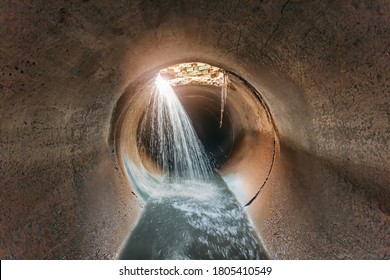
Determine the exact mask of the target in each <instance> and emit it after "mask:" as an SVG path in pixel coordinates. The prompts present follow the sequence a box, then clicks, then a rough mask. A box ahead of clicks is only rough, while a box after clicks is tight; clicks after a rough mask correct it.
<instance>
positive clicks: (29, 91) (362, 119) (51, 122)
mask: <svg viewBox="0 0 390 280" xmlns="http://www.w3.org/2000/svg"><path fill="white" fill-rule="evenodd" d="M0 15H1V19H2V20H3V22H4V24H2V26H1V29H0V37H1V38H2V39H1V41H0V49H1V52H0V67H1V72H0V75H1V83H0V89H1V111H0V112H1V135H0V138H1V141H0V147H1V154H0V163H1V169H0V175H1V176H0V182H1V184H0V211H1V212H0V213H1V215H0V257H1V258H2V259H9V258H19V259H20V258H23V259H31V258H39V259H41V258H44V259H52V258H59V259H62V258H67V259H74V258H75V259H95V258H98V259H113V258H115V257H116V255H117V253H118V251H119V250H120V248H121V246H122V244H123V242H124V240H125V239H126V238H127V236H128V234H129V232H131V229H132V228H134V225H135V223H136V221H137V218H138V216H139V214H140V211H141V208H140V204H139V201H138V199H137V197H136V196H135V195H133V194H132V192H133V189H132V187H131V185H130V184H129V182H128V181H127V180H126V178H125V177H124V176H123V170H122V166H121V161H120V157H121V147H122V146H123V145H125V144H126V141H131V140H123V141H122V140H120V139H121V138H120V137H119V138H118V137H117V136H118V135H125V134H126V133H130V132H131V131H134V129H136V127H133V124H134V125H138V124H137V121H136V120H134V122H131V121H129V118H124V117H123V116H124V115H127V114H128V116H132V117H133V118H136V117H137V116H140V115H139V113H137V112H135V113H134V114H131V113H129V112H130V111H127V108H133V109H132V110H137V108H138V107H137V104H136V102H137V99H133V100H132V97H134V96H135V95H134V94H133V93H134V89H137V88H144V89H145V88H147V85H148V81H150V79H151V77H153V75H154V74H156V72H157V71H158V70H159V69H161V68H163V67H167V66H169V65H172V64H175V63H181V62H190V61H201V62H205V63H209V64H212V65H215V66H217V67H220V68H223V69H225V70H226V71H228V72H229V73H231V74H232V76H234V77H235V78H233V79H236V81H235V83H236V84H237V86H236V91H234V89H232V91H231V92H229V94H228V107H229V108H228V111H229V112H230V113H231V114H230V116H233V112H234V117H231V118H230V119H231V121H229V122H228V124H230V125H231V128H235V129H236V130H244V131H252V133H246V134H245V133H244V134H242V135H241V136H239V135H235V136H234V137H235V138H234V141H232V142H229V141H227V140H226V142H223V141H225V140H224V139H225V138H224V137H225V136H227V135H229V133H230V132H229V131H230V130H226V131H225V132H226V134H225V133H224V134H223V135H222V136H221V139H222V140H223V141H222V142H223V143H225V144H226V145H227V146H226V147H227V148H226V149H230V148H229V147H228V146H229V145H231V146H232V147H231V151H230V152H229V153H228V156H229V159H228V160H226V161H224V162H223V163H224V164H221V167H220V170H221V171H220V172H221V173H222V174H230V173H229V172H232V170H236V171H237V173H238V174H241V178H240V180H241V182H243V183H242V186H243V189H244V194H243V196H248V197H249V198H250V197H252V194H255V193H256V190H257V188H258V187H260V186H261V184H262V183H263V182H264V180H265V178H266V177H267V174H268V171H269V166H270V162H271V161H272V157H273V156H274V163H273V168H272V172H271V173H270V175H269V178H268V181H267V183H266V185H265V186H264V188H263V190H262V192H261V193H260V194H259V196H258V197H257V198H256V199H255V200H254V201H253V202H252V204H251V205H250V206H248V207H247V208H246V209H247V211H248V214H249V217H250V219H251V220H252V222H253V224H254V226H255V228H256V230H257V232H258V234H259V236H260V238H261V240H262V242H263V244H264V247H265V248H266V250H267V252H268V254H269V255H270V257H272V258H278V259H279V258H280V259H310V258H314V259H334V258H341V259H351V258H357V259H367V258H373V259H380V258H385V259H388V258H389V256H390V240H389V236H390V227H389V223H390V218H389V213H390V203H389V201H390V189H389V186H390V184H389V183H390V179H389V178H390V177H389V174H390V173H389V171H390V170H389V169H390V157H389V155H390V152H389V142H390V141H389V137H390V129H389V128H390V126H389V101H390V100H389V98H390V97H389V94H388V93H389V81H388V79H389V78H388V77H389V70H388V69H390V65H389V64H390V62H389V47H388V42H389V17H388V15H389V6H388V4H387V2H386V1H375V2H371V1H352V2H348V1H310V2H309V1H307V2H303V3H300V2H299V3H298V2H293V1H245V2H243V1H238V0H237V1H233V0H232V1H73V2H69V1H56V2H53V3H48V2H47V1H34V3H33V4H31V3H24V2H14V3H11V4H10V5H8V6H7V5H2V6H1V7H0ZM203 90H204V91H206V89H203ZM207 90H210V91H213V89H212V88H211V89H207ZM186 92H189V89H187V90H186ZM204 94H205V93H204V92H198V93H197V96H198V101H197V102H198V103H197V104H200V105H199V106H200V107H202V106H203V105H201V101H200V100H201V96H204ZM183 95H185V93H183ZM130 100H131V102H127V101H130ZM127 106H128V107H127ZM210 106H211V105H210ZM210 109H212V108H210ZM245 109H248V110H245ZM212 110H214V109H212ZM215 110H216V109H215ZM126 112H127V113H126ZM193 113H196V111H195V112H193ZM123 123H126V124H127V125H126V126H123ZM195 126H196V125H195ZM273 139H275V149H273V143H274V141H273ZM206 140H207V139H206ZM222 142H221V143H222ZM118 143H119V144H118ZM127 144H128V145H130V144H131V143H130V142H127ZM127 144H126V145H127ZM117 145H118V146H117ZM252 147H253V148H254V149H252ZM222 156H223V155H222ZM244 171H245V172H246V173H245V174H244V173H242V172H244ZM224 172H225V173H224ZM244 198H245V199H246V197H244Z"/></svg>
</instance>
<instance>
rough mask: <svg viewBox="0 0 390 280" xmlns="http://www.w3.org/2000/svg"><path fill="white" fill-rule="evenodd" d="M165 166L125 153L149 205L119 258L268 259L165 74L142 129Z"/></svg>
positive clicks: (141, 140) (141, 139)
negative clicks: (142, 161)
mask: <svg viewBox="0 0 390 280" xmlns="http://www.w3.org/2000/svg"><path fill="white" fill-rule="evenodd" d="M138 145H139V149H140V150H141V151H143V152H144V153H147V154H148V155H149V156H150V158H152V159H154V161H155V163H156V165H157V166H158V171H156V170H154V172H151V171H149V170H148V169H147V168H146V167H144V166H143V165H137V164H135V163H134V162H135V161H134V160H132V159H131V158H129V157H128V156H127V155H126V157H125V168H126V173H127V176H128V178H129V180H130V181H131V183H132V185H133V187H134V189H135V190H136V192H137V194H138V196H139V197H140V198H141V200H142V201H143V202H144V210H143V212H142V214H141V217H140V218H139V221H138V223H137V225H136V227H135V228H134V229H133V231H132V232H131V235H130V236H129V238H128V240H127V241H126V243H125V245H124V247H123V249H122V251H121V253H120V254H119V258H120V259H264V258H266V255H265V254H264V252H263V249H262V247H261V244H260V242H259V240H258V238H257V237H256V233H255V231H254V229H253V228H252V225H251V224H250V222H249V220H248V218H247V216H246V213H245V211H244V210H243V208H242V206H241V205H240V204H239V203H238V201H237V199H236V198H235V197H234V195H233V194H232V193H231V192H230V190H229V189H228V187H227V185H226V184H225V183H224V181H223V180H222V178H221V177H220V176H219V174H218V173H217V172H215V171H214V169H213V167H212V164H211V163H210V159H209V158H208V157H207V155H206V153H205V151H204V148H203V145H202V143H201V142H200V140H199V138H198V136H197V135H196V133H195V131H194V129H193V126H192V124H191V121H190V119H189V117H188V115H187V113H186V112H185V110H184V108H183V106H182V105H181V103H180V101H179V98H178V97H177V95H176V93H175V92H174V90H173V89H172V87H171V86H170V85H169V83H168V82H167V81H164V80H163V79H162V78H161V77H160V76H158V77H157V79H156V90H155V91H154V92H153V93H152V94H151V98H150V101H149V105H148V106H147V108H146V110H145V113H144V116H143V119H142V120H141V123H140V127H139V130H138Z"/></svg>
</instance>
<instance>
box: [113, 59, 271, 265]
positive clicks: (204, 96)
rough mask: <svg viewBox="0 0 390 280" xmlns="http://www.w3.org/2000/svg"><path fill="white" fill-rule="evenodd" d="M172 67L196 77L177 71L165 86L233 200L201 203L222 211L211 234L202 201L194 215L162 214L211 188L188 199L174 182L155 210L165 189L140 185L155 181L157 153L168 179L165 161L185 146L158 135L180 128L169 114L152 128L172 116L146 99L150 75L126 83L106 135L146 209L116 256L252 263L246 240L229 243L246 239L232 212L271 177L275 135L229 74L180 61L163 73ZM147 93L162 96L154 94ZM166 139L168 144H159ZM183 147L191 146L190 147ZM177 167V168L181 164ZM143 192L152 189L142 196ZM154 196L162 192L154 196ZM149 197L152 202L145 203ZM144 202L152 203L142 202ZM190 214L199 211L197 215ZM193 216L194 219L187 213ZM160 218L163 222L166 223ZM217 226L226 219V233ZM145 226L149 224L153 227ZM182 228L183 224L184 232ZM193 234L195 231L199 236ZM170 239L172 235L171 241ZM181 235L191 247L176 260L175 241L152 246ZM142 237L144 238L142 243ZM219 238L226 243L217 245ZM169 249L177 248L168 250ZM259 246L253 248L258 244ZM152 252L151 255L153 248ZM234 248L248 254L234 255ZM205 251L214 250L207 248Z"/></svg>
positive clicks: (265, 114) (257, 103)
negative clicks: (112, 129)
mask: <svg viewBox="0 0 390 280" xmlns="http://www.w3.org/2000/svg"><path fill="white" fill-rule="evenodd" d="M188 67H189V68H188ZM172 68H175V70H176V72H179V71H180V69H182V71H183V69H184V71H186V68H187V69H191V70H192V72H191V74H192V75H194V74H195V75H196V77H195V78H192V77H191V76H186V77H182V76H183V73H180V74H181V77H176V79H173V80H172V81H175V82H174V86H173V87H172V88H173V90H174V91H175V92H172V94H175V95H177V97H178V100H179V103H180V104H181V106H183V108H184V110H185V111H186V114H187V115H188V117H189V119H190V124H189V125H190V126H191V125H192V126H193V128H194V130H195V133H196V135H197V138H199V140H200V142H201V145H202V146H203V147H204V150H205V153H206V157H207V159H208V160H210V161H211V166H212V167H213V168H214V169H215V170H216V172H217V174H218V177H220V181H221V182H222V181H223V185H225V186H226V191H227V190H229V192H231V195H232V197H234V196H235V199H226V198H222V197H223V196H224V195H226V193H227V192H226V191H225V192H221V193H220V195H219V196H216V197H215V198H207V199H210V202H212V204H213V207H214V208H213V210H212V211H213V212H214V213H217V212H223V211H224V212H225V214H223V215H221V217H219V218H218V219H217V220H219V221H220V224H218V228H215V229H213V224H215V223H217V220H215V219H216V218H215V217H214V218H213V219H212V220H210V221H209V220H207V218H208V216H207V213H208V212H209V211H210V205H207V203H204V200H203V199H198V200H196V204H197V207H195V208H194V210H193V211H194V212H190V211H188V209H186V211H184V212H183V211H181V210H180V211H174V210H172V209H171V210H169V211H167V209H168V208H170V207H171V205H172V204H174V205H177V204H180V209H182V208H190V207H194V206H193V201H192V200H194V198H195V197H197V196H198V195H199V192H211V193H212V192H213V191H215V189H214V188H212V187H210V189H208V188H204V189H203V188H201V187H200V188H199V190H197V193H196V194H195V195H192V197H191V195H190V193H191V189H190V188H189V189H188V190H186V189H185V188H186V185H185V184H184V183H180V184H183V186H181V187H180V188H176V192H175V193H174V194H173V195H172V194H171V197H174V198H171V199H170V201H169V202H167V203H165V204H163V203H162V202H161V201H162V198H164V197H166V196H169V195H168V194H167V193H169V188H168V186H165V185H164V186H162V185H163V183H162V182H160V183H159V184H158V185H156V186H155V187H153V188H154V189H153V188H152V187H150V185H152V184H153V182H152V181H150V180H147V178H148V177H153V176H159V175H161V166H163V165H164V164H162V162H161V161H162V160H163V159H164V157H161V154H166V155H168V156H167V157H169V162H168V163H169V164H167V165H166V166H169V167H168V168H169V170H165V171H168V174H169V173H170V172H171V171H172V172H174V171H175V170H171V169H172V161H173V158H174V157H180V156H181V153H186V151H185V150H184V149H185V147H184V146H183V147H182V146H181V143H177V140H175V139H176V138H177V137H175V136H173V137H172V138H165V136H166V135H170V134H174V133H175V130H178V129H180V127H179V126H178V127H177V128H175V129H173V127H174V126H175V123H177V122H181V121H182V120H181V119H180V117H177V116H176V115H175V119H172V124H167V122H164V121H161V124H159V120H160V119H162V118H164V116H165V117H166V115H164V114H165V113H164V112H166V110H169V109H171V110H176V108H168V107H162V108H160V107H158V106H156V102H159V100H160V101H161V99H162V97H154V95H153V97H151V96H152V94H151V92H152V91H153V89H154V88H155V85H154V83H153V80H154V79H155V74H154V75H153V76H152V78H150V77H148V76H146V77H141V78H140V80H142V82H135V83H134V85H130V86H129V87H128V89H127V90H126V92H125V93H124V95H123V97H122V98H121V100H120V104H119V105H118V106H117V110H120V111H119V112H117V113H116V115H117V116H119V118H118V120H114V123H113V127H116V128H117V131H118V132H117V133H115V132H113V134H114V143H115V147H116V156H117V158H118V164H119V166H120V170H121V171H122V172H121V174H123V177H125V178H126V177H127V180H128V182H129V186H130V187H131V188H132V189H133V191H134V193H135V194H136V195H137V197H138V199H139V200H140V203H141V204H145V205H146V206H145V207H146V209H145V210H143V211H142V213H141V214H140V217H139V218H138V222H137V224H136V228H135V230H134V231H135V233H134V235H135V236H136V237H130V238H129V241H128V244H127V245H125V246H124V249H123V252H122V253H121V255H120V256H121V258H142V259H150V258H172V257H173V256H175V257H176V258H188V257H189V256H190V258H217V259H221V258H253V257H254V256H255V255H256V254H255V253H254V252H252V251H250V250H251V248H250V247H256V245H254V244H255V243H254V242H252V243H251V242H248V243H247V244H235V243H237V240H239V239H245V238H248V239H249V238H250V237H248V236H249V235H248V233H245V232H244V229H245V230H246V231H250V230H251V229H247V225H246V224H245V222H244V219H243V218H242V217H241V214H238V213H239V211H237V210H238V209H239V210H241V212H244V210H243V208H244V207H245V206H249V205H250V204H251V203H252V202H253V200H254V199H255V198H256V197H257V195H258V194H259V192H260V189H262V188H263V187H264V186H265V183H266V181H267V180H268V177H269V176H270V173H271V171H272V167H273V162H274V159H275V153H276V133H275V131H274V128H273V123H272V118H271V116H270V113H269V111H268V109H267V107H266V106H265V104H264V101H263V100H262V97H261V96H260V94H259V93H258V92H256V90H255V89H254V88H253V87H251V86H250V85H249V84H248V83H247V82H245V81H244V80H243V79H242V78H241V77H239V76H237V75H235V74H233V73H231V74H228V73H227V72H226V71H225V70H221V69H219V68H217V67H214V66H210V65H208V64H204V63H199V62H191V63H182V64H177V65H174V66H172V67H171V68H169V67H168V69H171V70H172ZM203 68H208V69H209V70H208V71H206V74H204V73H205V71H204V70H203V71H201V70H202V69H203ZM198 69H199V70H198ZM162 71H164V70H162ZM162 71H160V73H161V72H162ZM172 71H173V70H172ZM184 75H185V74H184ZM221 76H222V78H221ZM224 79H225V80H224ZM224 83H225V85H224ZM224 86H225V87H226V93H227V95H226V97H225V101H222V100H221V98H223V97H222V93H221V91H222V88H223V87H224ZM155 94H160V95H163V96H164V97H165V96H166V95H165V94H164V93H161V92H157V93H155ZM152 98H153V99H152ZM222 102H223V103H224V106H223V107H221V103H222ZM154 109H159V111H157V110H156V111H153V110H154ZM166 114H168V115H170V112H169V111H168V112H166ZM221 116H222V119H221ZM182 118H183V117H182ZM171 126H173V127H171ZM183 129H184V128H183ZM161 130H162V131H161ZM142 132H145V133H142ZM158 133H161V134H164V137H163V139H157V138H158V137H157V136H156V134H158ZM177 133H178V134H185V133H186V132H185V131H184V130H183V131H178V132H177ZM187 134H188V132H187ZM160 137H161V136H160ZM159 141H163V142H164V145H163V146H162V148H160V149H157V148H156V146H159V145H161V143H158V142H159ZM169 141H171V142H174V143H167V142H169ZM181 141H184V142H185V141H186V140H185V139H183V140H181ZM189 141H191V142H190V143H188V144H189V145H190V146H195V144H196V142H197V141H196V139H192V140H189ZM169 149H174V150H179V151H180V152H177V153H175V151H168V150H169ZM189 149H190V150H191V149H193V148H192V147H190V148H189ZM154 150H156V151H154ZM171 154H172V155H171ZM192 157H193V158H192ZM192 157H191V159H190V161H191V163H189V164H190V165H191V166H192V163H193V162H192V161H197V160H198V159H196V158H195V155H193V156H192ZM199 160H200V159H199ZM180 162H182V161H180ZM178 168H179V169H180V168H181V166H179V167H178ZM193 168H196V167H193ZM141 169H144V170H147V172H148V173H147V175H142V174H140V172H139V170H141ZM141 171H142V170H141ZM141 173H142V172H141ZM166 176H168V175H166ZM142 177H145V178H142ZM182 179H183V178H181V180H182ZM207 182H212V180H209V179H208V180H207ZM144 185H148V186H144ZM148 188H150V189H152V190H148ZM164 188H167V190H166V191H164ZM156 189H160V191H158V192H157V193H158V195H157V197H158V200H157V201H158V203H156V202H154V203H153V195H150V194H147V193H148V192H153V193H154V194H155V193H156ZM181 189H183V192H186V193H187V195H188V196H189V197H190V198H189V200H191V202H190V203H189V202H188V201H189V200H188V199H181V200H178V199H177V197H178V196H179V195H178V193H180V192H181ZM160 192H162V193H163V194H162V195H161V194H160ZM154 196H156V195H154ZM146 197H147V198H146ZM150 197H152V198H151V199H149V198H150ZM150 200H152V202H145V201H150ZM225 200H226V201H227V203H231V204H232V205H219V204H221V203H220V201H225ZM154 201H156V199H154ZM186 203H187V204H188V205H187V204H186ZM202 203H203V204H204V205H203V207H201V206H199V205H200V204H202ZM149 204H152V206H149ZM235 204H237V206H238V207H237V209H234V213H235V214H234V217H233V218H232V217H230V216H229V215H231V210H230V208H232V207H234V205H235ZM186 205H187V206H186ZM216 205H219V207H215V206H216ZM198 208H201V209H202V210H198ZM157 209H158V210H157ZM221 209H223V210H221ZM199 212H200V213H199ZM183 213H184V214H183ZM194 213H197V214H196V215H194ZM182 215H185V216H186V218H185V219H187V220H188V219H190V220H195V221H196V222H193V221H185V219H184V220H183V218H182V217H181V216H182ZM199 215H200V216H199ZM167 216H169V217H171V218H170V219H166V217H167ZM164 219H165V220H164ZM198 219H199V220H198ZM161 220H164V221H165V222H164V226H162V225H161ZM223 220H226V221H225V222H226V223H228V225H227V227H226V230H225V229H224V227H225V224H223V223H222V222H221V221H223ZM150 221H154V224H153V223H151V222H150ZM187 223H188V226H185V225H186V224H187ZM252 223H253V222H252V221H250V222H249V221H248V225H249V224H252ZM234 224H237V225H240V227H241V228H240V229H238V230H237V229H235V226H234ZM201 228H202V229H203V230H200V229H201ZM237 228H238V226H237ZM172 229H173V231H172ZM155 231H158V236H155V235H153V234H150V233H154V232H155ZM181 231H182V232H181ZM218 231H221V232H222V231H223V232H225V234H220V235H218V233H216V232H218ZM229 231H230V232H232V231H234V232H235V235H231V236H229V234H227V232H229ZM210 232H214V233H215V235H213V234H210ZM137 235H138V236H137ZM161 235H162V236H163V238H165V239H164V240H160V239H161ZM176 235H177V236H179V237H175V236H176ZM182 235H184V236H185V235H190V236H192V235H194V236H192V237H191V238H190V239H191V240H193V239H195V240H198V239H199V241H198V242H197V241H191V240H187V241H186V242H187V243H190V244H186V248H185V251H186V253H182V255H180V256H178V254H179V253H177V252H176V251H175V250H179V251H180V250H181V251H182V250H184V249H183V248H181V247H182V246H181V245H182V244H181V243H179V245H177V244H176V243H177V242H174V241H171V243H172V244H170V246H169V248H164V247H163V245H161V246H162V247H158V246H159V245H160V244H166V243H169V241H168V240H170V239H169V238H170V237H172V236H173V237H174V239H175V240H177V239H180V237H182ZM224 235H226V236H224ZM254 235H255V238H256V239H260V240H261V236H259V234H258V233H255V234H254ZM145 236H148V237H147V238H146V237H145ZM244 236H247V237H244ZM222 239H226V240H225V241H221V240H222ZM155 240H160V241H159V242H158V244H153V242H155ZM201 240H203V241H204V243H206V244H208V246H206V247H207V248H208V249H206V248H203V249H202V250H203V252H209V253H208V254H205V253H201V252H199V251H200V250H201V249H200V248H202V245H203V246H204V244H201ZM215 240H217V241H215ZM227 240H229V242H228V243H226V242H227ZM131 243H135V244H137V245H138V246H134V245H132V244H131ZM197 243H199V244H197ZM148 244H153V245H150V246H151V247H153V250H154V251H156V252H158V253H154V254H152V253H151V252H149V253H148ZM175 246H176V247H178V248H179V249H176V247H175ZM220 246H223V248H224V249H223V250H221V248H220ZM229 246H230V247H229ZM259 246H261V245H260V242H259ZM156 247H157V248H159V249H156ZM187 247H188V248H187ZM238 247H249V248H247V249H246V250H244V251H243V250H241V251H239V250H238ZM211 248H214V250H213V249H211ZM216 248H217V249H216ZM210 249H211V250H210ZM164 250H168V251H172V250H173V251H174V252H173V253H167V255H164V253H161V251H164ZM131 251H137V252H131ZM150 251H152V249H150ZM258 251H259V252H260V251H262V253H260V255H257V257H255V258H268V256H267V252H266V251H265V250H264V249H263V248H262V249H259V250H258ZM173 258H174V257H173Z"/></svg>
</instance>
